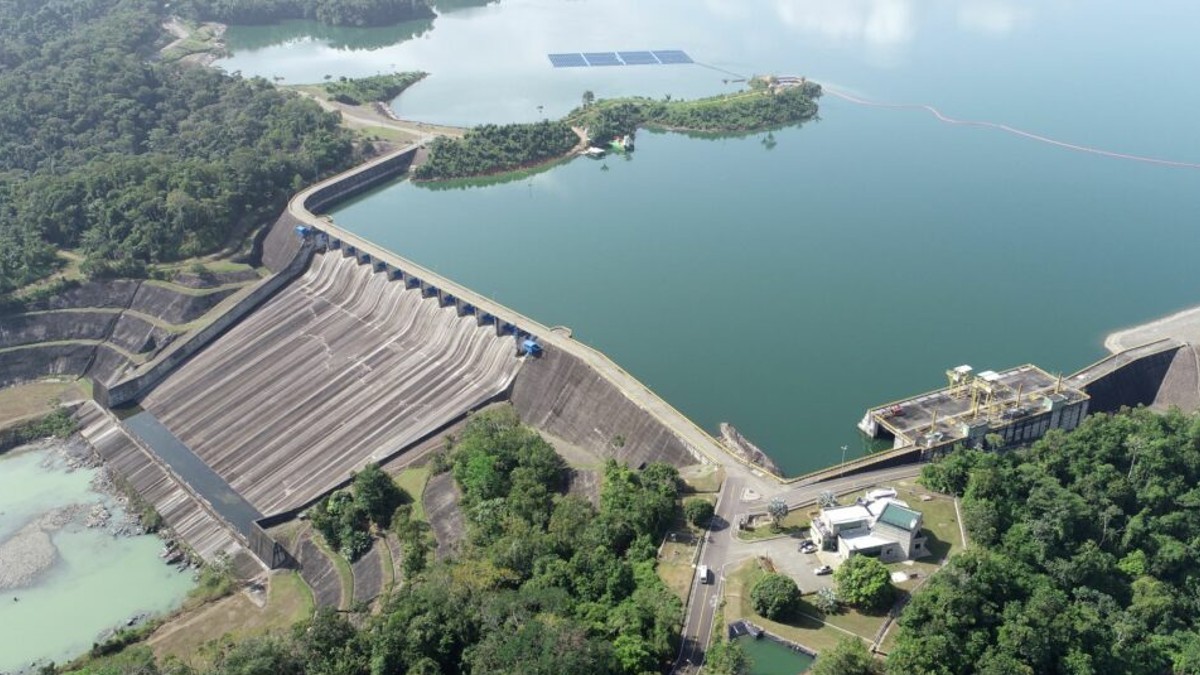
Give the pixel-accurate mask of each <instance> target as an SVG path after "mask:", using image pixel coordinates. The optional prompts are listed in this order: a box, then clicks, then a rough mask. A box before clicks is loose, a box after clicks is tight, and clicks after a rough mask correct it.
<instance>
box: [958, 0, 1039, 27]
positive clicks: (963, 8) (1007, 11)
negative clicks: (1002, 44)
mask: <svg viewBox="0 0 1200 675" xmlns="http://www.w3.org/2000/svg"><path fill="white" fill-rule="evenodd" d="M1032 17H1033V10H1032V9H1030V8H1029V7H1025V6H1018V5H1014V4H1012V3H1006V2H999V1H998V0H970V1H969V2H965V3H964V4H962V5H960V6H959V9H958V25H959V26H961V27H963V28H965V29H967V30H973V31H977V32H980V33H987V34H989V35H1007V34H1008V33H1011V32H1012V31H1013V30H1014V29H1015V28H1017V27H1019V26H1021V25H1022V24H1024V23H1026V22H1028V21H1029V19H1030V18H1032Z"/></svg>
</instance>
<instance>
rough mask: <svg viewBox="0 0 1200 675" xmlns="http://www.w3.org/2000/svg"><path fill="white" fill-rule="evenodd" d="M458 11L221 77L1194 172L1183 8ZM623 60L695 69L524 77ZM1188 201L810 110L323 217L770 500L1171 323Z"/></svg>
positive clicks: (310, 36) (834, 1) (301, 47)
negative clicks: (608, 391) (632, 395)
mask: <svg viewBox="0 0 1200 675" xmlns="http://www.w3.org/2000/svg"><path fill="white" fill-rule="evenodd" d="M455 4H456V5H457V6H456V7H455V8H454V9H455V11H449V12H446V13H444V14H442V15H441V16H439V17H437V18H436V19H434V20H433V21H432V22H428V23H426V24H422V25H415V24H414V25H404V26H399V27H395V28H394V29H391V30H394V31H395V33H394V34H393V35H392V37H390V38H389V37H387V36H386V35H385V34H384V33H382V32H381V31H379V30H372V31H362V32H361V33H359V34H357V35H358V36H359V37H356V34H355V33H354V32H353V31H349V32H346V31H342V32H340V33H338V35H336V36H333V37H330V36H329V35H328V34H323V33H322V32H321V31H322V30H327V29H319V28H318V27H317V26H316V25H315V24H304V23H297V24H289V25H288V26H287V30H288V32H287V33H286V35H284V34H282V33H281V34H280V37H279V38H278V39H274V38H270V35H271V31H279V30H280V29H279V27H255V28H231V29H230V31H229V33H228V35H227V37H228V40H229V45H230V48H231V49H232V51H233V56H232V58H230V59H227V60H226V61H223V62H220V63H218V65H220V66H222V67H224V68H226V69H227V70H230V71H233V70H240V71H241V72H242V73H244V74H257V75H263V76H265V77H269V78H279V79H280V80H281V81H284V82H294V83H299V82H312V81H319V80H320V79H321V78H322V77H323V76H324V75H330V76H331V77H338V76H342V75H347V76H358V75H367V74H373V73H376V72H386V71H391V70H414V69H420V70H426V71H429V72H430V73H432V76H431V77H430V78H428V79H427V80H425V81H423V82H422V83H420V84H419V85H417V86H416V87H414V88H412V89H411V90H410V91H408V92H406V93H405V94H403V95H402V96H401V97H400V99H399V100H398V101H396V102H395V103H394V107H395V108H396V109H397V111H398V112H399V113H400V114H401V115H402V116H405V117H409V118H414V119H420V120H425V121H437V122H445V123H457V124H475V123H481V122H510V121H527V120H533V119H539V118H541V117H543V116H549V117H556V116H559V115H561V114H563V113H565V112H566V111H568V110H569V109H571V108H572V107H573V106H575V105H577V104H578V102H579V100H580V96H581V94H582V93H583V91H585V90H591V91H593V92H595V94H596V95H597V96H598V97H606V96H617V95H647V96H653V97H664V96H666V95H672V96H675V97H694V96H700V95H708V94H715V93H720V92H723V91H730V90H733V89H734V88H736V87H738V86H740V85H739V84H738V83H736V82H731V81H729V80H734V79H738V77H737V76H738V75H745V74H754V73H776V74H789V75H804V76H807V77H809V78H811V79H814V80H817V81H819V82H822V83H824V84H826V85H827V86H828V87H830V88H832V89H836V90H837V91H839V92H842V93H846V94H849V95H851V96H855V97H859V98H861V99H868V100H871V101H876V102H886V103H920V104H928V105H931V106H934V107H936V108H937V109H938V110H939V111H941V112H942V113H943V114H944V115H946V116H948V117H951V118H958V119H967V120H980V121H990V122H994V123H1001V124H1006V125H1010V126H1011V127H1014V128H1017V129H1021V130H1028V131H1030V132H1034V133H1036V134H1039V135H1041V136H1044V137H1047V138H1049V139H1052V140H1056V141H1061V142H1065V143H1070V144H1074V145H1077V146H1088V147H1093V148H1099V149H1104V150H1107V151H1112V152H1119V153H1126V154H1129V155H1138V156H1146V157H1152V158H1164V159H1171V160H1181V161H1185V162H1200V134H1196V133H1195V124H1194V118H1193V115H1192V114H1191V113H1190V111H1191V110H1193V109H1194V108H1195V106H1196V104H1197V102H1198V99H1200V92H1198V91H1197V90H1196V89H1195V87H1193V86H1191V83H1190V74H1189V72H1188V69H1186V68H1181V67H1178V66H1180V65H1181V64H1186V63H1196V62H1198V61H1200V43H1197V42H1196V41H1195V40H1193V39H1192V31H1191V28H1190V27H1191V26H1195V25H1196V22H1197V21H1198V20H1200V7H1197V6H1195V5H1194V4H1189V3H1185V2H1180V1H1174V0H1169V1H1167V2H1162V3H1155V5H1154V7H1153V9H1149V8H1147V7H1145V6H1139V5H1130V4H1128V3H1119V2H1115V1H1112V0H1102V1H1100V2H1096V3H1089V4H1087V5H1086V6H1084V5H1079V4H1069V3H1039V2H1033V1H1029V2H1023V1H1013V0H962V1H961V2H956V3H927V2H917V1H915V0H849V1H848V0H774V1H769V0H753V1H737V2H733V1H728V2H726V1H722V0H714V1H712V2H706V3H694V2H686V1H685V0H664V1H663V2H656V3H637V2H634V1H633V0H581V1H579V2H571V3H559V2H546V1H544V0H541V1H539V0H502V1H501V2H499V3H492V4H481V3H477V4H478V6H470V5H471V3H462V2H460V3H455ZM518 36H519V37H518ZM359 39H361V42H359V43H356V40H359ZM389 39H394V40H395V42H392V43H390V44H385V43H387V42H388V40H389ZM1115 41H1116V42H1115ZM1117 42H1119V44H1120V45H1121V48H1120V49H1117V48H1114V44H1116V43H1117ZM624 49H684V50H686V51H687V52H688V53H689V54H690V55H691V56H692V57H693V58H694V59H695V60H696V61H697V62H698V64H696V65H688V66H644V67H616V68H561V69H556V68H552V67H551V66H550V63H549V61H548V60H547V58H546V54H547V53H551V52H570V51H605V50H624ZM539 106H540V107H541V108H540V109H539ZM1198 187H1200V171H1198V170H1195V169H1190V168H1170V167H1166V166H1163V165H1156V164H1151V163H1146V162H1142V161H1136V160H1130V159H1114V158H1111V157H1106V156H1102V155H1098V154H1092V153H1087V152H1081V151H1077V150H1070V149H1065V148H1063V147H1061V146H1055V145H1051V144H1048V143H1044V142H1038V141H1036V140H1031V139H1030V138H1028V137H1022V136H1017V135H1013V134H1010V133H1006V132H1004V131H1000V130H997V129H995V128H983V127H978V126H969V125H956V124H950V123H947V122H945V121H939V120H938V119H937V118H935V117H934V116H933V115H932V114H930V113H929V112H928V111H926V110H922V109H913V108H885V107H873V106H867V105H860V104H856V103H852V102H850V101H848V100H846V99H843V98H838V97H836V96H833V95H826V96H825V97H824V98H823V99H822V100H821V119H820V121H818V122H814V123H810V124H807V125H805V126H804V127H802V128H789V129H782V130H776V131H774V132H773V133H771V134H754V135H750V136H746V137H740V138H716V139H713V138H694V137H689V136H685V135H679V134H659V133H649V132H642V133H640V134H639V135H638V145H637V151H636V152H635V153H634V154H633V155H631V156H629V157H628V158H613V157H609V158H607V159H605V160H603V161H599V162H597V161H590V160H583V159H578V160H574V161H572V162H569V163H566V164H562V165H558V166H556V167H554V168H552V169H550V170H547V171H545V172H542V173H538V174H536V175H534V176H532V177H525V178H522V179H520V180H517V181H514V182H508V183H501V184H494V185H480V186H473V187H462V186H460V187H454V188H450V189H446V188H441V189H431V188H430V187H425V186H420V185H413V184H409V183H396V184H393V185H390V186H386V187H383V188H381V189H378V190H376V191H374V192H372V193H370V194H368V195H365V196H363V197H361V198H359V199H358V200H356V201H354V202H352V203H349V204H346V205H343V206H342V207H341V208H339V209H338V210H337V211H336V212H335V214H334V216H335V219H336V220H337V221H338V222H339V223H340V224H342V226H344V227H346V228H348V229H350V230H353V231H355V232H357V233H359V234H362V235H364V236H367V237H369V238H371V239H372V240H374V241H377V242H379V243H380V244H382V245H384V246H386V247H388V248H391V249H393V250H395V251H397V252H399V253H401V254H402V255H404V256H406V257H409V258H411V259H413V260H416V261H418V262H420V263H422V264H424V265H427V266H430V267H432V268H433V269H435V270H436V271H437V272H439V273H441V274H444V275H446V276H449V277H451V278H453V279H455V280H456V281H459V282H461V283H463V284H465V285H467V286H469V287H471V288H473V289H475V290H477V291H479V292H480V293H483V294H485V295H488V296H491V297H493V298H494V299H496V300H498V301H500V302H502V303H504V304H506V305H508V306H510V307H512V308H514V309H516V310H517V311H520V312H522V313H524V314H527V315H529V316H531V317H533V318H535V319H537V320H539V321H541V322H543V323H545V324H548V325H556V324H563V325H568V326H570V327H571V328H572V329H573V330H574V334H575V336H576V337H578V338H579V339H581V340H583V341H586V342H587V343H589V344H591V345H593V346H595V347H597V348H599V349H600V350H602V351H604V352H605V353H606V354H608V355H609V356H610V357H612V358H613V360H615V361H616V362H617V363H619V364H620V365H621V366H622V367H624V368H625V369H626V370H628V371H629V372H630V373H632V374H633V375H634V376H636V377H638V378H639V379H641V380H642V381H643V382H645V383H646V384H647V385H648V386H649V387H651V388H652V389H654V390H655V391H656V392H657V393H658V394H660V395H661V396H663V397H664V398H665V399H666V400H668V401H670V402H671V403H672V404H674V405H675V406H676V407H678V408H679V409H680V410H681V411H682V412H683V413H685V414H687V415H688V416H690V417H692V418H693V419H695V420H696V421H697V422H698V423H699V424H700V425H702V426H703V427H705V428H707V429H710V430H715V428H716V425H717V423H719V422H721V421H728V422H731V423H733V424H734V425H736V426H737V427H738V428H739V429H740V430H741V431H742V432H743V433H744V434H745V435H746V436H747V437H748V438H749V439H750V440H752V441H753V442H755V443H756V444H758V445H759V446H760V447H762V448H763V449H765V450H766V451H767V452H769V453H770V454H771V455H772V457H774V458H775V459H776V460H777V461H778V462H779V464H780V465H781V466H782V467H783V468H784V469H785V470H786V471H787V472H788V473H793V474H794V473H799V472H802V471H806V470H811V469H815V468H818V467H820V466H825V465H828V464H831V463H834V462H836V461H838V460H839V459H841V455H842V449H841V447H842V446H847V449H848V450H847V453H848V454H847V456H853V455H855V454H857V453H860V452H862V451H864V449H865V443H864V441H863V439H862V438H861V437H860V436H859V434H858V432H857V430H856V429H855V426H854V425H855V423H856V422H857V421H858V419H859V418H860V417H861V416H862V413H863V411H864V410H865V409H866V408H867V407H868V406H870V405H876V404H880V403H883V402H886V401H889V400H894V399H897V398H900V397H902V396H906V395H910V394H913V393H916V392H917V391H921V390H925V389H932V388H936V387H938V386H941V385H943V384H944V381H945V380H944V376H943V373H944V371H945V370H946V369H947V368H950V367H953V366H956V365H959V364H961V363H969V364H971V365H973V366H974V367H975V369H976V370H977V371H980V370H986V369H1000V368H1006V367H1010V366H1014V365H1019V364H1022V363H1026V362H1034V363H1037V364H1039V365H1041V366H1043V367H1045V368H1047V369H1048V370H1051V371H1062V372H1068V373H1069V372H1072V371H1074V370H1076V369H1078V368H1080V367H1082V366H1084V365H1087V364H1088V363H1090V362H1091V361H1093V360H1095V359H1097V358H1099V357H1101V356H1102V355H1103V353H1104V352H1103V349H1102V346H1101V343H1102V341H1103V338H1104V336H1105V335H1106V334H1107V333H1108V332H1110V331H1112V330H1115V329H1117V328H1120V327H1123V326H1126V325H1130V324H1134V323H1139V322H1142V321H1145V320H1147V319H1150V318H1153V317H1155V316H1158V315H1162V314H1165V313H1169V312H1171V311H1174V310H1178V309H1181V308H1184V307H1186V306H1189V305H1194V304H1196V303H1197V301H1198V297H1197V295H1196V294H1195V290H1194V289H1195V275H1194V273H1193V272H1192V270H1193V268H1194V265H1193V262H1192V258H1193V251H1194V250H1195V248H1196V245H1197V244H1198V243H1200V234H1198V233H1197V231H1196V228H1195V219H1196V214H1197V213H1198V212H1200V190H1198V189H1197V188H1198Z"/></svg>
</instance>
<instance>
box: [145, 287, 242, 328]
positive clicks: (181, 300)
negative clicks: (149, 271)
mask: <svg viewBox="0 0 1200 675" xmlns="http://www.w3.org/2000/svg"><path fill="white" fill-rule="evenodd" d="M236 291H237V289H236V288H228V289H224V290H219V291H212V292H209V293H203V294H201V295H190V294H187V293H180V292H178V291H175V290H172V289H170V288H165V287H163V286H157V285H154V284H148V283H144V284H142V285H141V286H140V287H139V288H138V290H137V293H136V294H135V295H134V296H133V300H132V301H131V302H130V304H129V308H130V309H132V310H135V311H138V312H141V313H142V314H149V315H150V316H156V317H158V318H160V319H162V320H163V321H165V322H167V323H174V324H180V323H188V322H190V321H195V320H196V319H199V318H200V317H202V316H204V315H205V314H206V313H207V312H208V310H210V309H212V308H213V307H216V306H217V304H218V303H220V302H221V301H222V300H224V299H225V298H227V297H229V296H230V295H233V294H234V293H235V292H236Z"/></svg>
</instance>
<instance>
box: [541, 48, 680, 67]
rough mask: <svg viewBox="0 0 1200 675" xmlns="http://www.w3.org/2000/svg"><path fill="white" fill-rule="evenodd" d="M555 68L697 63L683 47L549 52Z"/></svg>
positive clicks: (548, 55) (551, 62)
mask: <svg viewBox="0 0 1200 675" xmlns="http://www.w3.org/2000/svg"><path fill="white" fill-rule="evenodd" d="M546 56H547V57H548V58H549V59H550V64H551V65H553V66H554V67H555V68H585V67H587V66H650V65H658V64H664V65H674V64H684V63H695V62H694V61H692V57H690V56H688V55H687V53H685V52H684V51H683V50H681V49H660V50H657V51H652V52H650V51H634V52H584V53H582V54H580V53H578V52H572V53H565V54H547V55H546Z"/></svg>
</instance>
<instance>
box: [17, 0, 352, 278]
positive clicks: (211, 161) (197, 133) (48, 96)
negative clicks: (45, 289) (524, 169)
mask: <svg viewBox="0 0 1200 675" xmlns="http://www.w3.org/2000/svg"><path fill="white" fill-rule="evenodd" d="M158 7H159V4H158V3H156V2H153V1H152V0H48V1H43V0H17V1H15V2H5V3H0V293H4V292H7V291H10V290H12V289H13V288H15V287H18V286H20V285H23V284H25V283H28V282H30V281H33V280H35V279H38V278H41V277H43V276H45V275H47V274H48V273H50V272H51V271H52V270H53V268H54V265H55V262H56V258H55V256H54V249H55V248H57V247H79V248H81V249H82V250H83V252H84V253H85V255H86V258H87V262H86V264H85V270H86V271H89V272H92V273H99V274H104V273H115V274H139V273H140V272H141V271H142V270H143V269H144V266H145V265H146V264H148V263H154V262H161V261H170V260H176V259H179V258H183V257H188V256H193V255H196V254H201V253H207V252H211V251H214V250H216V249H218V248H220V247H221V246H222V245H223V244H224V243H226V241H227V240H228V239H229V237H230V235H231V234H232V233H237V232H241V231H243V230H244V229H245V228H246V227H247V226H249V225H251V224H256V223H259V222H261V221H263V220H264V219H266V218H270V217H272V216H273V215H274V214H275V213H277V212H278V211H279V210H280V209H281V208H282V206H283V205H284V204H285V203H286V199H287V196H288V195H289V194H290V193H291V192H292V191H294V190H296V189H297V188H299V187H300V186H301V185H304V184H306V183H309V182H312V181H314V180H316V179H318V178H320V177H322V176H325V175H328V174H330V173H332V172H335V171H338V170H341V169H344V168H346V167H347V166H349V165H350V164H352V163H353V161H354V160H355V157H354V151H353V148H352V145H351V136H350V134H349V132H347V131H345V130H343V129H341V128H339V126H338V118H337V116H336V115H332V114H328V113H325V112H323V111H321V109H320V108H319V107H318V106H317V105H316V104H315V103H312V102H309V101H305V100H303V99H301V98H299V97H298V96H295V95H292V94H285V93H282V92H279V91H277V90H275V89H274V88H273V87H272V86H271V85H270V84H269V83H268V82H266V81H265V80H261V79H252V80H246V79H241V78H235V77H230V76H228V75H224V74H222V73H219V72H217V71H214V70H209V69H204V68H187V67H180V66H176V65H168V64H162V63H156V62H154V61H153V56H154V54H155V50H156V49H157V47H158V46H159V45H160V42H159V41H160V30H159V25H160V23H161V20H162V17H161V16H160V15H159V14H158V11H159V10H158Z"/></svg>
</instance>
